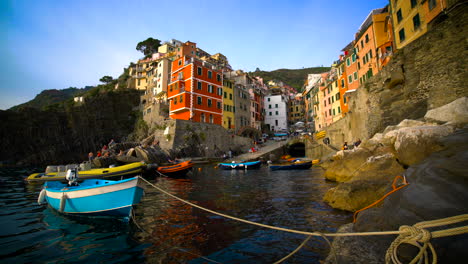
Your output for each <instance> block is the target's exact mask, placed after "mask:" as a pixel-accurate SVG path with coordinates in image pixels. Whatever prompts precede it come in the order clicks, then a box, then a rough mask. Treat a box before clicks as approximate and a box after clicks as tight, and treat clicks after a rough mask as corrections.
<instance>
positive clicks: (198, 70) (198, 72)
mask: <svg viewBox="0 0 468 264" xmlns="http://www.w3.org/2000/svg"><path fill="white" fill-rule="evenodd" d="M197 74H198V75H202V68H201V67H198V68H197Z"/></svg>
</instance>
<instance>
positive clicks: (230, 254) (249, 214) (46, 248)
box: [0, 165, 351, 263]
mask: <svg viewBox="0 0 468 264" xmlns="http://www.w3.org/2000/svg"><path fill="white" fill-rule="evenodd" d="M32 172H33V171H32V170H26V169H23V170H17V169H0V183H1V184H0V205H1V208H2V209H3V210H2V211H0V227H1V229H0V260H1V262H3V263H12V262H20V263H26V262H28V263H44V262H46V263H48V262H53V263H55V262H83V263H84V262H87V263H88V262H92V263H96V262H104V263H122V262H132V263H143V262H145V263H148V262H149V263H216V262H219V263H271V262H274V261H277V260H279V259H281V258H282V257H284V256H285V255H287V254H289V252H291V251H292V250H294V249H295V248H296V247H297V246H298V245H299V244H300V243H302V241H303V240H304V239H305V238H306V237H305V236H302V235H296V234H290V233H285V232H280V231H274V230H268V229H265V228H261V227H256V226H251V225H248V224H244V223H239V222H236V221H233V220H229V219H225V218H222V217H219V216H215V215H212V214H210V213H206V212H204V211H201V210H199V209H194V208H192V207H190V206H188V205H186V204H184V203H182V202H180V201H177V200H174V199H172V198H170V197H168V196H166V195H164V194H161V193H159V192H158V191H157V190H155V189H152V188H151V187H148V188H147V189H146V190H145V196H144V197H143V200H142V201H141V203H140V204H138V206H137V207H136V208H135V211H134V213H135V222H130V223H125V222H123V221H118V220H109V219H108V220H103V219H93V218H82V217H73V218H71V217H66V216H63V215H60V214H58V213H57V212H55V211H54V210H52V209H51V208H49V207H47V206H39V205H37V196H38V194H39V191H40V188H41V186H40V185H31V184H26V183H24V182H23V180H22V179H23V177H26V176H27V175H29V174H30V173H32ZM150 181H151V182H152V183H154V184H156V185H157V186H159V187H161V188H163V189H165V190H168V191H170V192H171V193H173V194H175V195H177V196H180V197H181V198H184V199H187V200H189V201H192V202H194V203H196V204H198V205H201V206H204V207H207V208H209V209H212V210H215V211H219V212H222V213H225V214H229V215H233V216H236V217H240V218H243V219H247V220H250V221H256V222H259V223H263V224H268V225H273V226H281V227H286V228H292V229H299V230H306V231H321V232H334V231H336V229H337V228H338V227H339V226H340V225H342V224H344V223H347V222H350V221H351V215H350V214H349V213H346V212H342V211H339V210H334V209H332V208H330V207H329V206H327V205H326V204H324V203H323V202H322V197H323V194H324V193H325V192H326V190H327V189H328V188H330V187H332V186H334V184H333V183H329V182H326V181H325V180H323V177H321V172H320V171H318V170H314V169H311V170H306V171H274V172H271V171H269V170H268V168H266V167H264V168H261V169H260V170H252V171H223V170H219V169H215V168H213V165H207V166H203V167H202V168H201V171H199V170H198V169H197V168H196V169H195V170H194V171H193V173H192V174H191V175H190V176H189V177H187V178H185V179H171V178H162V177H159V178H155V179H152V180H150ZM327 253H328V246H327V245H326V244H325V243H324V242H323V241H322V240H321V239H320V238H312V239H311V240H310V241H309V242H308V243H307V244H306V246H305V247H304V248H303V249H301V250H300V251H299V252H298V253H296V254H295V255H294V256H293V257H291V258H290V259H289V260H287V261H286V262H285V263H319V260H321V259H323V258H324V257H325V256H326V255H327Z"/></svg>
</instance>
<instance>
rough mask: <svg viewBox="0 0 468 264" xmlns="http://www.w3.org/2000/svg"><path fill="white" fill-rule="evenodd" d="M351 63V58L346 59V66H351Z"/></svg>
mask: <svg viewBox="0 0 468 264" xmlns="http://www.w3.org/2000/svg"><path fill="white" fill-rule="evenodd" d="M349 65H350V63H349V57H348V58H347V59H346V66H349Z"/></svg>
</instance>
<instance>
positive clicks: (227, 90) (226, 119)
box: [222, 79, 236, 130]
mask: <svg viewBox="0 0 468 264" xmlns="http://www.w3.org/2000/svg"><path fill="white" fill-rule="evenodd" d="M233 87H234V82H233V81H231V80H229V79H224V80H223V124H222V125H223V127H224V128H225V129H232V130H235V129H236V126H235V117H234V111H235V110H234V109H235V108H234V89H233Z"/></svg>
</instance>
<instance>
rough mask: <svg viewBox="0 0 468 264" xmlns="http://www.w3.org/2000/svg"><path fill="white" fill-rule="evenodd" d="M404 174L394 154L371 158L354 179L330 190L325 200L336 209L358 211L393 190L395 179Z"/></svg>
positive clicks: (357, 171) (358, 170)
mask: <svg viewBox="0 0 468 264" xmlns="http://www.w3.org/2000/svg"><path fill="white" fill-rule="evenodd" d="M403 172H404V168H403V167H402V166H401V165H400V164H399V163H398V162H397V161H396V158H395V157H394V156H393V154H391V153H387V154H384V155H380V156H371V157H369V158H368V159H367V160H366V162H365V163H364V164H363V165H361V166H360V167H359V168H358V169H357V170H356V173H355V174H356V175H355V176H354V177H352V178H350V180H349V181H347V182H343V183H340V184H339V185H338V186H336V187H334V188H331V189H330V190H328V191H327V193H326V194H325V196H324V198H323V199H324V201H325V202H327V203H328V204H329V205H330V206H332V207H334V208H337V209H341V210H346V211H352V212H353V211H357V210H359V209H361V208H363V207H365V206H367V205H369V204H371V203H373V202H374V201H376V200H378V199H379V198H380V197H382V196H383V195H384V194H385V193H386V192H387V191H388V190H389V189H391V184H392V182H393V179H394V177H395V176H397V175H402V173H403Z"/></svg>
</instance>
